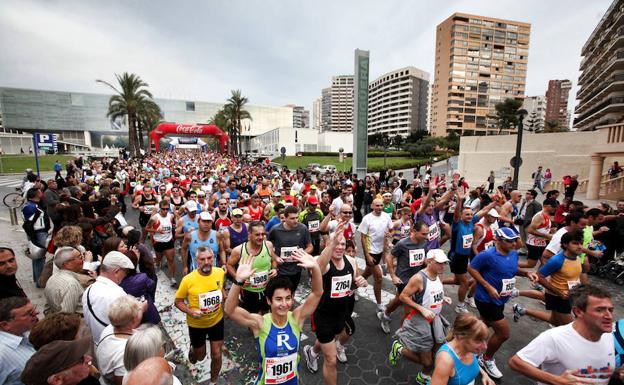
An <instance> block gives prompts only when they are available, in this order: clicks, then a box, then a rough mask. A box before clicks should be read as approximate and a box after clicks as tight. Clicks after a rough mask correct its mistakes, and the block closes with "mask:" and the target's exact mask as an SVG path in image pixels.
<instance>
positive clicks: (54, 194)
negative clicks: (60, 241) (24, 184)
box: [43, 179, 61, 228]
mask: <svg viewBox="0 0 624 385" xmlns="http://www.w3.org/2000/svg"><path fill="white" fill-rule="evenodd" d="M43 203H44V206H45V208H46V210H47V212H48V216H49V217H50V219H51V220H52V223H54V227H55V228H58V227H59V225H60V223H61V217H60V215H59V213H58V212H57V206H58V204H59V203H61V195H60V191H59V190H58V185H57V184H56V180H55V179H48V188H47V189H46V190H45V192H44V193H43Z"/></svg>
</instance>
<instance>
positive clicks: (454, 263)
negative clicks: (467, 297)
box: [450, 254, 470, 274]
mask: <svg viewBox="0 0 624 385" xmlns="http://www.w3.org/2000/svg"><path fill="white" fill-rule="evenodd" d="M469 258H470V256H469V255H462V254H453V258H451V263H450V265H451V273H453V274H466V273H468V259H469Z"/></svg>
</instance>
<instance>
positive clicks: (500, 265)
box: [468, 209, 537, 379]
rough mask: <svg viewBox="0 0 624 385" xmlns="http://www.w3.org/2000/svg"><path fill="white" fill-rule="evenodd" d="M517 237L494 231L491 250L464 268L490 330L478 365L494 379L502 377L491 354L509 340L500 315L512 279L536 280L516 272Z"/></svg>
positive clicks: (507, 231) (512, 285) (504, 230)
mask: <svg viewBox="0 0 624 385" xmlns="http://www.w3.org/2000/svg"><path fill="white" fill-rule="evenodd" d="M492 210H493V209H492ZM494 211H496V210H494ZM489 216H491V215H489ZM519 237H520V234H518V233H517V232H516V231H514V230H512V229H511V228H509V227H501V228H500V229H498V230H496V241H495V244H494V247H490V248H488V249H485V250H484V251H482V252H480V253H479V254H477V256H476V257H474V259H473V260H472V261H471V262H470V266H468V272H469V273H470V275H471V276H472V278H474V280H475V281H476V283H477V285H476V286H477V290H476V294H475V303H476V305H477V309H478V310H479V314H480V315H481V319H482V320H483V322H485V324H486V325H488V326H489V327H491V328H492V329H493V330H494V334H492V336H491V337H490V338H489V340H488V344H487V349H486V350H485V353H483V355H481V356H479V365H480V366H481V367H482V368H483V369H484V370H485V371H486V372H487V374H488V375H489V376H490V377H492V378H494V379H500V378H502V377H503V374H502V373H501V372H500V370H499V369H498V367H497V366H496V361H495V359H494V354H496V352H497V351H498V349H500V347H501V346H502V344H503V343H504V342H505V341H507V340H508V339H509V334H510V331H509V323H508V322H507V320H506V319H505V316H504V314H503V311H504V309H505V303H507V301H508V300H509V298H510V297H511V296H512V294H513V293H514V290H515V288H516V276H518V275H519V276H523V277H529V278H530V279H531V280H533V281H535V280H537V276H536V275H535V273H533V272H528V271H522V270H518V252H517V251H516V250H514V248H515V246H516V241H517V239H518V238H519Z"/></svg>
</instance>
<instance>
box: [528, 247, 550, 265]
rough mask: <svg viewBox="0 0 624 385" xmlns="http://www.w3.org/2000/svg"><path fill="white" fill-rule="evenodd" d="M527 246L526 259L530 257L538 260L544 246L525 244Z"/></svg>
mask: <svg viewBox="0 0 624 385" xmlns="http://www.w3.org/2000/svg"><path fill="white" fill-rule="evenodd" d="M526 247H527V251H528V253H527V259H532V260H534V261H539V260H540V258H542V254H543V253H544V250H545V249H546V246H543V247H542V246H533V245H528V244H527V245H526Z"/></svg>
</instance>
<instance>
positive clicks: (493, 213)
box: [487, 209, 500, 218]
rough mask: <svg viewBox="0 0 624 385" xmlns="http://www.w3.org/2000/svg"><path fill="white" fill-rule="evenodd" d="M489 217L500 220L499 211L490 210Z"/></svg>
mask: <svg viewBox="0 0 624 385" xmlns="http://www.w3.org/2000/svg"><path fill="white" fill-rule="evenodd" d="M487 215H489V216H491V217H494V218H498V217H500V215H498V211H496V209H490V211H488V213H487Z"/></svg>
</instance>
